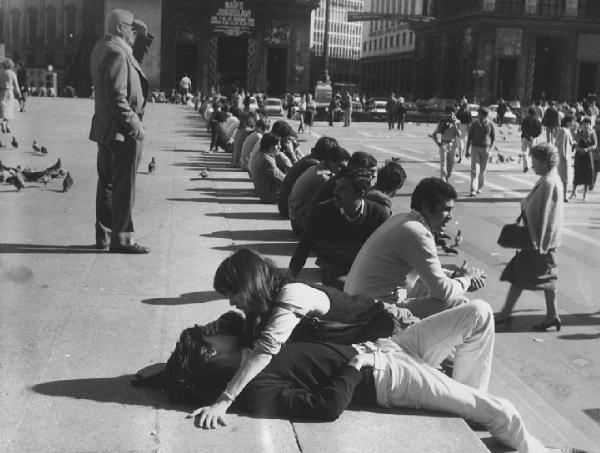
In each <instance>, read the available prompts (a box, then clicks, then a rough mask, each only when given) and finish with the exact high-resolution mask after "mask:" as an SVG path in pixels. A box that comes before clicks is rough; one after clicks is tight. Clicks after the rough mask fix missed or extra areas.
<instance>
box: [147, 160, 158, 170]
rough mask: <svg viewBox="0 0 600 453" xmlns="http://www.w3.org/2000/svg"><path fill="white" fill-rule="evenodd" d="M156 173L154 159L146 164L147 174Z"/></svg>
mask: <svg viewBox="0 0 600 453" xmlns="http://www.w3.org/2000/svg"><path fill="white" fill-rule="evenodd" d="M155 171H156V161H155V160H154V157H153V158H152V160H151V161H150V163H149V164H148V173H154V172H155Z"/></svg>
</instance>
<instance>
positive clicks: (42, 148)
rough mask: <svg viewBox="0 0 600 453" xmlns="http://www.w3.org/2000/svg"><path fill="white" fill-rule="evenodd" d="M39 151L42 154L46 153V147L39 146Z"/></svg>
mask: <svg viewBox="0 0 600 453" xmlns="http://www.w3.org/2000/svg"><path fill="white" fill-rule="evenodd" d="M40 151H41V153H42V154H48V148H46V147H45V146H42V147H41V148H40Z"/></svg>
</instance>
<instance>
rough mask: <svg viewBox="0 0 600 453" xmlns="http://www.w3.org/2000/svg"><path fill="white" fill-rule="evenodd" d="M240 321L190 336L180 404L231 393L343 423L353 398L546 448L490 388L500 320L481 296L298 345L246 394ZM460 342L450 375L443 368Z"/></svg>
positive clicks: (177, 362) (278, 411) (236, 404)
mask: <svg viewBox="0 0 600 453" xmlns="http://www.w3.org/2000/svg"><path fill="white" fill-rule="evenodd" d="M240 325H241V323H237V325H236V323H235V322H233V323H231V329H230V330H229V334H226V333H225V332H226V330H224V329H223V328H222V327H220V329H219V330H220V332H222V333H221V334H219V335H212V336H209V335H204V334H202V331H203V328H201V327H199V326H196V327H194V328H190V329H186V330H185V331H184V332H183V333H182V334H181V338H180V341H179V342H178V343H177V345H176V348H175V351H174V352H173V353H172V354H171V357H170V358H169V360H168V362H167V366H166V368H165V371H164V384H165V385H166V387H167V391H168V394H169V398H170V399H171V400H172V401H183V400H185V401H188V402H192V400H193V402H194V403H203V402H205V401H207V400H208V401H210V400H212V399H214V398H215V396H216V395H218V394H219V393H221V394H223V395H225V397H226V398H228V399H229V400H230V401H231V402H232V403H233V405H232V406H231V408H232V409H237V410H238V411H242V412H246V413H249V414H254V415H258V416H277V417H285V418H290V419H304V420H306V419H308V420H335V419H336V418H337V417H339V415H340V414H341V413H342V412H343V411H344V410H345V409H346V407H348V406H349V405H350V404H351V403H357V404H360V405H362V406H364V405H370V406H383V407H398V408H400V407H403V408H412V409H414V408H423V409H427V410H434V411H442V412H447V413H452V414H456V415H460V416H462V417H464V418H465V419H467V420H470V421H472V422H476V423H479V424H482V425H483V426H485V427H486V428H487V429H488V431H489V432H490V433H491V434H492V436H493V437H494V438H495V439H497V440H498V441H500V442H502V443H503V444H505V445H507V446H509V447H512V448H514V449H517V450H518V451H520V452H542V451H546V449H545V448H544V447H543V446H542V445H541V443H540V442H539V441H538V440H537V439H536V438H534V437H533V436H532V435H531V434H529V432H528V431H527V429H526V428H525V426H524V423H523V420H522V418H521V416H520V414H519V413H518V411H517V410H516V409H515V407H514V406H513V405H512V404H511V403H510V402H509V401H507V400H505V399H502V398H498V397H494V396H492V395H490V394H488V393H487V387H488V383H489V378H490V371H491V364H492V354H493V347H494V318H493V313H492V310H491V308H490V306H489V305H488V304H487V303H485V302H483V301H481V300H475V301H471V302H468V303H465V304H463V305H461V306H458V307H455V308H452V309H449V310H446V311H443V312H440V313H438V314H436V315H433V316H430V317H429V318H427V319H424V320H421V321H419V322H417V323H416V324H413V325H411V326H410V327H408V328H406V329H404V330H400V329H397V330H396V332H395V333H394V334H393V335H392V336H391V337H390V338H387V339H381V340H377V341H376V342H375V343H373V342H367V343H363V344H359V345H352V346H350V345H339V344H333V343H324V342H298V343H288V344H286V345H285V346H284V347H283V348H282V349H281V351H280V352H279V354H278V355H277V356H275V357H274V358H273V360H272V361H271V362H270V363H269V365H268V366H267V367H266V368H265V369H264V371H262V372H261V373H260V374H259V375H258V376H257V377H256V378H255V379H254V380H252V381H251V382H250V384H248V385H247V386H246V387H245V388H244V390H243V391H242V392H241V393H240V394H239V395H237V396H236V395H233V394H231V393H230V392H229V391H228V390H227V389H226V388H225V384H226V382H227V381H228V379H229V378H230V377H231V376H232V375H233V374H234V373H235V371H236V370H237V368H238V367H239V364H240V363H241V361H242V360H243V356H244V351H243V349H242V348H241V345H240V341H239V336H238V335H237V333H236V329H237V328H239V326H240ZM453 348H456V353H455V359H454V369H453V375H452V378H450V377H448V376H446V375H445V374H444V373H442V372H441V371H439V370H438V369H436V367H437V366H438V365H439V364H440V362H441V361H442V360H443V359H444V358H445V357H447V356H448V354H449V353H450V351H451V350H452V349H453ZM197 412H198V411H195V412H194V413H192V414H191V415H190V417H192V416H196V415H197ZM198 423H199V426H201V427H204V428H216V427H217V426H218V425H219V424H220V425H225V424H226V422H225V420H224V419H223V417H221V416H219V417H216V416H214V417H206V415H205V414H204V413H202V415H200V417H199V420H198Z"/></svg>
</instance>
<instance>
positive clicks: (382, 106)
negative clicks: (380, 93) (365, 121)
mask: <svg viewBox="0 0 600 453" xmlns="http://www.w3.org/2000/svg"><path fill="white" fill-rule="evenodd" d="M386 106H387V100H381V99H375V100H374V101H372V102H371V104H370V105H369V116H370V118H371V120H372V121H385V120H386V118H387V110H386Z"/></svg>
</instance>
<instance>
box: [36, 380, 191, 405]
mask: <svg viewBox="0 0 600 453" xmlns="http://www.w3.org/2000/svg"><path fill="white" fill-rule="evenodd" d="M132 378H133V375H131V374H124V375H121V376H116V377H108V378H87V379H70V380H62V381H50V382H43V383H41V384H36V385H34V386H32V387H30V389H31V390H32V391H34V392H36V393H40V394H42V395H48V396H63V397H66V398H75V399H83V400H92V401H98V402H101V403H119V404H127V405H130V406H149V407H152V408H155V409H171V410H182V411H184V410H185V409H183V406H181V405H174V404H170V403H169V402H168V400H167V396H166V395H165V394H164V393H157V392H156V391H149V390H148V389H140V388H135V387H133V386H132V385H131V384H130V381H131V380H132Z"/></svg>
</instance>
